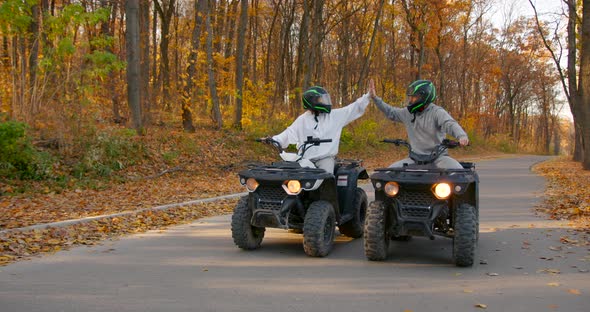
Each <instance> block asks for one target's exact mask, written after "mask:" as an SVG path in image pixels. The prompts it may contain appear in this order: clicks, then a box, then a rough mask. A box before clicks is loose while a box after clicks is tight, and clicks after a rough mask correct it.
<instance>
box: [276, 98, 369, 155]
mask: <svg viewBox="0 0 590 312" xmlns="http://www.w3.org/2000/svg"><path fill="white" fill-rule="evenodd" d="M369 99H370V97H369V94H368V93H367V94H365V95H363V96H361V97H360V98H358V99H357V100H356V101H354V103H352V104H350V105H347V106H345V107H343V108H336V109H333V110H332V111H331V112H330V113H329V114H326V113H321V114H319V115H318V116H317V121H316V118H315V116H314V114H313V113H312V112H310V111H306V112H305V113H303V114H301V115H299V117H297V119H295V121H294V122H293V123H292V124H291V125H290V126H289V127H288V128H287V129H285V131H283V132H281V133H280V134H277V135H275V136H273V137H272V138H273V139H274V140H276V141H278V142H279V143H280V144H281V146H282V147H283V148H286V147H288V146H289V145H290V144H296V145H297V148H298V149H299V147H300V146H301V145H303V142H305V141H306V140H307V137H308V136H311V137H314V138H319V139H322V140H325V139H332V142H330V143H321V144H320V145H318V146H312V147H311V148H309V149H308V150H307V152H305V155H304V158H306V159H309V160H311V161H317V160H320V159H322V158H326V157H334V156H336V154H338V147H339V146H340V135H341V134H342V128H343V127H344V126H346V125H347V124H349V123H351V122H352V121H353V120H355V119H357V118H359V117H361V116H362V115H363V114H364V113H365V109H366V108H367V105H369Z"/></svg>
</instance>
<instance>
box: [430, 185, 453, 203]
mask: <svg viewBox="0 0 590 312" xmlns="http://www.w3.org/2000/svg"><path fill="white" fill-rule="evenodd" d="M449 195H451V186H450V185H449V184H448V183H444V182H443V183H438V184H435V185H434V196H436V198H438V199H446V198H448V197H449Z"/></svg>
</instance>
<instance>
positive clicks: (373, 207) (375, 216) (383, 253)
mask: <svg viewBox="0 0 590 312" xmlns="http://www.w3.org/2000/svg"><path fill="white" fill-rule="evenodd" d="M388 249H389V233H387V207H386V206H385V204H384V203H383V202H381V201H374V202H372V203H371V204H370V205H369V208H368V209H367V218H366V220H365V256H366V257H367V259H369V260H371V261H381V260H385V259H386V258H387V251H388Z"/></svg>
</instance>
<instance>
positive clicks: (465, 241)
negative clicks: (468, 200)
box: [453, 204, 477, 267]
mask: <svg viewBox="0 0 590 312" xmlns="http://www.w3.org/2000/svg"><path fill="white" fill-rule="evenodd" d="M476 218H477V216H476V213H475V208H474V207H473V206H472V205H469V204H461V205H459V207H457V209H456V211H455V222H454V223H455V224H454V225H453V228H454V229H455V237H453V260H454V261H455V264H456V265H457V266H460V267H466V266H472V265H473V258H474V256H475V245H476V242H477V236H476V231H477V220H476Z"/></svg>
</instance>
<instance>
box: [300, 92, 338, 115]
mask: <svg viewBox="0 0 590 312" xmlns="http://www.w3.org/2000/svg"><path fill="white" fill-rule="evenodd" d="M301 101H302V102H303V108H305V109H311V110H313V111H316V112H318V113H328V114H329V113H330V111H332V101H331V100H330V94H329V93H328V91H326V90H325V89H324V88H322V87H319V86H315V87H311V88H309V89H307V91H305V92H303V97H302V99H301Z"/></svg>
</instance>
